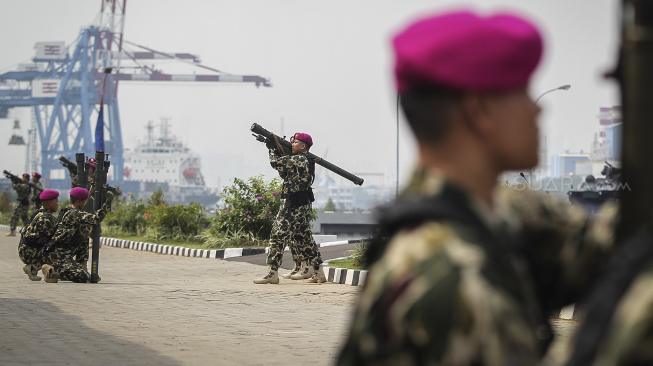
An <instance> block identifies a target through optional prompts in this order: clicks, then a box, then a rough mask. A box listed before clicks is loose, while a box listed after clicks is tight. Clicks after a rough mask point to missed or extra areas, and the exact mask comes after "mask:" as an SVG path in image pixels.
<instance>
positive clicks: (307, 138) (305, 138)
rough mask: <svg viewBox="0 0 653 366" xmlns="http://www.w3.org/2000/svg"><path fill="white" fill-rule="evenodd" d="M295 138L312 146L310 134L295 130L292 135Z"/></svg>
mask: <svg viewBox="0 0 653 366" xmlns="http://www.w3.org/2000/svg"><path fill="white" fill-rule="evenodd" d="M292 137H293V138H294V139H295V140H299V141H301V142H303V143H305V144H307V145H308V146H313V138H312V137H311V135H309V134H307V133H305V132H295V134H294V135H293V136H292Z"/></svg>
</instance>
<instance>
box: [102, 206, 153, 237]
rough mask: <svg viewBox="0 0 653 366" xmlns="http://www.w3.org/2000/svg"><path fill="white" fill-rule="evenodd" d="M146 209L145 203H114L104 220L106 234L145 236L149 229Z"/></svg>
mask: <svg viewBox="0 0 653 366" xmlns="http://www.w3.org/2000/svg"><path fill="white" fill-rule="evenodd" d="M146 209H147V207H146V206H145V204H144V203H143V202H130V203H125V202H124V201H121V200H116V201H114V203H113V204H112V208H111V212H109V213H108V214H107V216H106V218H105V219H104V226H105V234H122V235H143V234H144V233H145V232H146V228H147V221H146V214H145V212H146Z"/></svg>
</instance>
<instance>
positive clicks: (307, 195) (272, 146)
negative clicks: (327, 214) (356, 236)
mask: <svg viewBox="0 0 653 366" xmlns="http://www.w3.org/2000/svg"><path fill="white" fill-rule="evenodd" d="M290 141H291V144H292V151H291V155H282V154H281V153H280V151H281V148H280V147H279V146H278V143H277V142H275V141H268V142H267V147H268V150H269V155H270V164H271V165H272V167H273V168H274V169H276V170H277V171H278V172H279V175H280V176H281V179H283V196H282V197H283V198H284V201H283V203H282V204H281V207H280V208H279V212H278V213H277V216H276V218H275V220H274V223H273V224H272V233H271V236H270V246H269V252H268V258H267V264H268V265H269V266H270V272H269V273H268V274H267V275H265V276H264V277H263V278H260V279H257V280H254V283H256V284H267V283H272V284H277V283H279V275H278V270H279V267H280V266H281V261H282V259H283V251H284V248H285V246H286V244H288V245H290V247H291V248H293V246H294V253H295V254H296V257H295V258H293V259H294V260H295V261H296V262H295V264H296V265H295V270H294V272H295V273H294V274H293V275H291V276H290V278H291V279H306V278H308V279H309V282H312V283H323V282H326V278H325V276H324V273H323V272H322V270H321V269H320V265H321V264H322V257H321V256H320V251H319V250H318V247H317V244H316V243H315V240H314V239H313V234H312V232H311V226H310V220H311V216H312V214H313V212H312V208H311V202H313V201H314V198H313V191H312V189H311V185H312V184H313V180H314V177H315V164H314V163H313V162H311V161H309V159H308V157H307V156H306V154H307V153H308V150H309V149H310V147H311V146H312V145H313V139H312V138H311V136H310V135H309V134H307V133H300V132H298V133H295V134H294V135H293V137H292V138H291V140H290ZM299 261H306V263H307V265H306V266H304V268H301V269H299V268H297V262H299Z"/></svg>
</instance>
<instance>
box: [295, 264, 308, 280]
mask: <svg viewBox="0 0 653 366" xmlns="http://www.w3.org/2000/svg"><path fill="white" fill-rule="evenodd" d="M302 267H303V268H302V270H301V271H300V272H298V273H295V274H294V275H292V276H290V279H292V280H305V279H307V278H311V276H312V275H313V267H311V266H309V265H308V264H305V263H304V264H303V265H302Z"/></svg>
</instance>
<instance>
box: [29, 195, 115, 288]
mask: <svg viewBox="0 0 653 366" xmlns="http://www.w3.org/2000/svg"><path fill="white" fill-rule="evenodd" d="M106 194H107V199H106V201H105V204H104V206H102V208H101V209H99V210H98V211H97V212H95V213H88V212H85V211H84V206H85V205H86V202H87V200H88V198H89V191H88V190H87V189H86V188H82V187H75V188H73V189H71V190H70V207H68V208H64V209H62V210H63V211H62V212H60V214H59V217H60V219H59V220H60V221H59V223H58V226H57V230H56V232H55V234H54V236H53V238H52V241H53V242H54V247H53V249H52V251H51V252H50V253H49V254H48V255H47V256H46V258H45V259H44V262H45V263H46V264H44V265H43V268H42V270H43V275H44V276H45V281H46V282H57V281H58V280H59V279H61V280H64V281H73V282H81V283H84V282H88V281H89V279H90V274H89V272H88V269H87V267H86V264H87V262H88V237H89V235H90V233H91V230H92V228H93V225H95V224H97V223H99V222H100V221H102V219H103V218H104V216H105V215H106V213H107V208H106V207H107V205H108V204H109V202H110V201H111V199H112V198H113V194H112V193H111V192H107V193H106Z"/></svg>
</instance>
